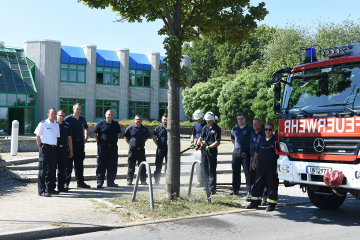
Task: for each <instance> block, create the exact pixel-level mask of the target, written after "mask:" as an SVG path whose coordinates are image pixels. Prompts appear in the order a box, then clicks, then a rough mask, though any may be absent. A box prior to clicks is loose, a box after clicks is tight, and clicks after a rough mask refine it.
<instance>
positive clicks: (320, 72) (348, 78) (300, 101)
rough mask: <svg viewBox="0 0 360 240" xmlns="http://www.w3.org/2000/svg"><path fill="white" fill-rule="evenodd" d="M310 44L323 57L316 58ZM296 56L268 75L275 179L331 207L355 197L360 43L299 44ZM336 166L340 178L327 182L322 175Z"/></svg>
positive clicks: (359, 155)
mask: <svg viewBox="0 0 360 240" xmlns="http://www.w3.org/2000/svg"><path fill="white" fill-rule="evenodd" d="M315 47H317V48H318V49H319V53H320V55H321V58H322V57H328V59H326V60H318V59H317V56H316V49H315ZM303 50H304V51H305V60H304V62H303V63H301V61H302V60H301V56H302V51H303ZM299 58H300V63H301V64H300V65H298V66H296V67H294V68H285V69H281V70H279V71H277V72H275V73H274V74H273V79H272V81H271V83H272V84H273V85H274V111H275V113H276V114H277V115H278V116H279V125H278V126H279V141H278V142H277V145H276V151H277V154H279V159H278V162H277V164H278V174H279V179H282V180H284V184H285V186H294V185H300V187H301V188H303V190H304V191H305V190H307V192H308V196H309V198H310V200H311V202H312V203H313V204H314V205H315V206H317V207H319V208H322V209H335V208H338V207H340V206H341V205H342V204H343V202H344V201H345V199H346V196H347V194H348V193H351V194H352V195H353V196H354V197H355V198H357V199H360V43H352V44H347V45H342V46H336V47H331V48H326V49H322V48H321V47H320V46H318V45H312V46H311V48H304V47H302V48H300V55H299ZM281 93H282V94H281ZM281 95H282V96H281ZM336 170H337V171H341V172H342V173H343V176H344V178H343V181H342V183H341V184H340V185H339V186H335V187H328V186H327V185H326V184H325V183H324V179H323V178H324V175H325V174H326V173H327V172H328V171H336Z"/></svg>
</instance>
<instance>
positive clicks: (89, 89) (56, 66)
mask: <svg viewBox="0 0 360 240" xmlns="http://www.w3.org/2000/svg"><path fill="white" fill-rule="evenodd" d="M2 51H3V52H4V54H3V56H2V58H0V61H1V59H4V61H5V63H4V66H5V69H6V64H7V65H9V70H8V71H12V72H13V74H12V75H13V76H12V78H13V81H15V85H16V84H17V83H16V81H17V82H18V83H20V82H22V84H23V85H24V87H25V88H26V89H27V88H28V86H27V85H26V84H28V85H29V86H31V85H32V89H33V92H26V93H21V94H20V93H19V92H16V93H10V92H9V88H8V87H7V89H0V92H3V91H4V94H7V98H8V102H7V103H6V104H5V105H0V117H1V119H3V117H4V116H5V115H6V114H7V115H8V116H9V117H8V121H7V123H6V124H7V126H8V127H9V124H11V119H13V118H11V116H14V119H15V118H16V114H20V113H19V110H16V109H18V108H21V109H23V110H21V111H22V112H21V114H23V115H24V117H23V119H24V120H23V121H19V122H20V125H22V127H20V134H32V133H33V130H34V127H35V123H36V124H37V122H38V121H40V120H42V119H45V118H47V110H48V109H50V108H51V107H55V108H56V109H62V110H64V111H65V112H66V114H71V113H72V106H73V105H74V104H75V103H80V104H81V106H82V114H83V115H84V116H85V118H86V119H87V121H88V122H97V121H99V120H101V119H103V118H104V115H105V112H106V110H107V109H112V110H113V111H114V114H115V117H114V119H115V120H122V119H132V118H134V116H135V114H141V115H143V117H144V118H145V119H160V118H161V115H162V114H163V113H165V112H166V111H167V102H168V100H167V76H166V70H162V71H160V70H159V64H160V62H161V61H162V59H164V57H163V56H160V54H159V53H157V52H150V53H146V54H138V53H131V52H130V50H129V49H126V48H124V49H117V50H114V51H112V50H100V49H97V47H96V46H95V45H85V46H82V47H73V46H64V45H61V42H60V41H53V40H33V41H29V40H26V41H24V48H23V50H22V49H9V48H7V49H4V48H3V50H2ZM11 51H14V52H13V53H11ZM0 53H1V51H0ZM12 54H13V55H14V56H15V57H16V59H17V64H18V68H21V66H22V63H20V62H21V61H25V62H26V63H27V70H24V73H27V72H28V73H29V75H30V77H29V79H27V77H25V76H28V75H26V74H25V76H24V75H22V73H23V70H22V69H20V70H17V69H13V68H12V64H13V63H12V62H10V60H11V59H12V58H13V57H12V56H10V55H12ZM21 54H22V55H21ZM19 59H25V60H21V61H20V60H19ZM4 61H3V62H4ZM12 61H13V62H14V64H15V60H12ZM19 61H20V62H19ZM1 64H3V63H1ZM182 64H183V65H185V66H189V67H190V66H191V61H190V58H189V57H188V56H184V59H183V61H182ZM14 67H16V66H15V65H14ZM23 68H24V69H25V67H23ZM17 71H19V72H21V76H20V77H21V81H20V78H18V77H17V75H16V74H17ZM8 74H9V73H8ZM0 80H1V79H0ZM30 80H31V82H30ZM3 81H7V80H6V79H4V80H3ZM5 85H6V83H5ZM6 86H8V85H6ZM9 86H10V85H9ZM0 88H1V82H0ZM10 89H11V87H10ZM20 89H21V88H20ZM29 91H30V90H29ZM180 91H182V90H180ZM1 94H2V93H0V101H1V98H4V96H5V95H1ZM9 94H10V95H9ZM14 94H16V96H15V97H14V96H13V95H14ZM23 95H26V97H24V96H23ZM9 96H10V100H9ZM180 96H181V98H182V94H180ZM13 98H15V99H20V98H21V100H19V101H20V102H22V101H25V102H26V103H28V102H29V104H25V105H21V104H22V103H21V104H19V106H18V104H17V100H16V101H15V102H16V105H14V103H13V101H14V100H13ZM180 102H181V106H180V120H183V121H184V120H187V117H186V116H185V112H184V109H183V105H182V100H180ZM9 104H10V105H9ZM31 104H35V105H34V106H33V105H31ZM5 108H6V109H5ZM14 109H15V110H14ZM6 111H7V112H6ZM31 114H33V116H34V117H33V119H32V120H31V124H30V125H29V117H31V116H32V115H31ZM26 116H27V117H26ZM0 121H1V120H0ZM6 124H5V123H4V124H3V125H4V126H5V125H6ZM26 126H27V127H26ZM26 128H27V129H29V130H28V131H25V129H26ZM0 129H2V128H1V122H0ZM21 129H23V130H21ZM0 134H1V130H0Z"/></svg>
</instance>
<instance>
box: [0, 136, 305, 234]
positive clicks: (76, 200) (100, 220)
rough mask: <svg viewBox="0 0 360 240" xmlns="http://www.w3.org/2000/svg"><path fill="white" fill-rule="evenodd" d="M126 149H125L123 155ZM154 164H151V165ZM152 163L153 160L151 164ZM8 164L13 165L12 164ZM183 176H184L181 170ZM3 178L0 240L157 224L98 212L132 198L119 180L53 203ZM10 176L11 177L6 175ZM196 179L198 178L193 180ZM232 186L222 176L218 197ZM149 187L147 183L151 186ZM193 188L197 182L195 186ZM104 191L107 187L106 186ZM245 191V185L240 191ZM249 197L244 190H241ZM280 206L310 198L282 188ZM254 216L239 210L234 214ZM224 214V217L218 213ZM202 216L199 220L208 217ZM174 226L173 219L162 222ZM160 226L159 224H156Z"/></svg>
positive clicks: (227, 147) (142, 189)
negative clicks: (113, 185)
mask: <svg viewBox="0 0 360 240" xmlns="http://www.w3.org/2000/svg"><path fill="white" fill-rule="evenodd" d="M181 143H182V147H181V149H185V148H187V147H188V145H189V143H188V141H182V142H181ZM119 145H120V146H121V147H119V152H125V151H126V149H125V147H123V145H125V144H124V143H123V142H122V141H119ZM232 147H233V146H232V144H231V142H222V145H221V148H219V151H220V152H228V151H231V150H232ZM123 148H124V149H123ZM146 149H147V152H148V153H152V152H154V151H155V149H156V147H155V146H154V144H153V143H152V141H149V144H148V143H147V147H146ZM86 154H96V143H88V144H86ZM36 156H37V153H19V155H18V156H15V157H13V156H10V155H9V154H2V158H3V159H4V160H15V159H21V158H22V159H24V158H34V157H36ZM149 160H150V159H149ZM150 161H152V160H150ZM9 162H10V161H9ZM182 170H184V169H183V168H182ZM2 174H3V173H0V182H1V184H0V203H1V211H0V229H1V233H0V239H2V240H5V239H16V240H21V239H39V238H47V237H57V236H64V235H71V234H78V233H85V232H91V231H100V230H108V229H111V228H121V227H128V226H134V225H139V224H140V225H141V224H149V223H154V221H148V220H146V219H144V221H141V222H133V223H124V222H123V221H122V218H121V215H120V214H117V213H112V212H110V213H108V212H104V210H103V209H101V208H98V207H97V206H98V205H96V204H94V201H98V202H103V201H104V199H107V198H111V197H115V196H124V195H128V196H131V195H132V192H133V189H134V186H127V185H126V179H116V181H115V183H117V184H119V186H120V187H119V188H107V187H105V188H103V189H97V188H96V181H86V183H88V184H90V185H91V187H92V188H90V189H81V188H76V182H71V183H70V191H69V192H68V193H61V194H60V195H53V196H52V197H49V198H44V197H39V196H38V195H37V192H38V191H37V184H36V183H30V184H25V183H22V182H19V181H16V180H13V179H9V177H8V176H5V177H4V176H2ZM8 174H9V173H8ZM189 178H190V177H189V176H183V177H181V184H182V187H181V190H182V191H187V190H188V188H187V187H186V186H187V185H188V183H189ZM195 179H196V176H195V177H194V180H195ZM231 181H232V175H231V174H218V175H217V183H219V184H222V185H218V186H217V189H218V193H219V194H225V193H230V190H229V188H230V186H231V185H230V184H231ZM148 182H149V181H148ZM193 182H195V181H193ZM242 183H245V179H244V174H242ZM104 186H106V184H105V185H104ZM153 187H154V192H157V193H162V192H164V190H165V178H164V177H163V178H161V181H160V185H159V186H153ZM242 187H244V185H242ZM194 191H203V190H202V189H198V188H193V189H192V192H194ZM242 191H243V193H244V194H245V190H244V189H242ZM140 194H147V195H148V194H149V187H148V186H139V187H138V192H137V195H140ZM234 200H235V201H241V202H242V203H243V204H244V205H245V204H246V202H245V199H240V198H239V197H234ZM278 202H279V203H278V206H279V207H281V206H285V205H289V204H291V205H292V204H299V203H308V202H309V199H308V197H307V194H305V193H303V192H302V191H301V190H300V189H299V187H297V186H295V187H291V188H285V187H283V186H282V185H281V186H280V187H279V201H278ZM240 211H253V210H246V209H244V208H240V209H239V210H237V211H234V212H240ZM215 214H224V213H215ZM209 215H212V214H208V215H201V216H209ZM193 217H199V216H189V217H184V218H193ZM161 221H171V219H166V220H160V222H161ZM60 222H61V224H63V225H60V226H52V225H51V224H52V223H60ZM155 222H159V221H155Z"/></svg>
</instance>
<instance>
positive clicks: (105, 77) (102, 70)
mask: <svg viewBox="0 0 360 240" xmlns="http://www.w3.org/2000/svg"><path fill="white" fill-rule="evenodd" d="M119 76H120V68H109V67H96V84H105V85H120V81H119Z"/></svg>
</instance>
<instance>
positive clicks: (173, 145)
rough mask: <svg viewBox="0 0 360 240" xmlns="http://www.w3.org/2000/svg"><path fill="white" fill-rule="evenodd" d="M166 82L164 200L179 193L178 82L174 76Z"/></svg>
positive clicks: (169, 77)
mask: <svg viewBox="0 0 360 240" xmlns="http://www.w3.org/2000/svg"><path fill="white" fill-rule="evenodd" d="M168 82H169V90H168V104H169V105H168V126H167V132H168V142H167V143H168V160H167V171H166V188H165V200H166V201H170V200H173V199H174V197H178V196H179V194H180V83H179V79H175V78H174V76H168Z"/></svg>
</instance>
